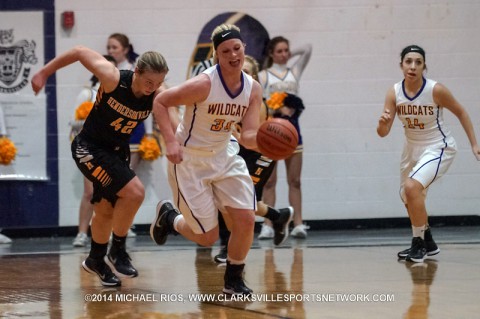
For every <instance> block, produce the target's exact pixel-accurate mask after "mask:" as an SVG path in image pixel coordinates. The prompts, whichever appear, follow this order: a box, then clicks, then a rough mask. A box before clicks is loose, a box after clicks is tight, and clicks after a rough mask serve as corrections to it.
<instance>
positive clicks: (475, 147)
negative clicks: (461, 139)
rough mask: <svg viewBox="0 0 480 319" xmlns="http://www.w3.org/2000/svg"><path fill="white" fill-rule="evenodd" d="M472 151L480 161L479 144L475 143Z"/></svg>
mask: <svg viewBox="0 0 480 319" xmlns="http://www.w3.org/2000/svg"><path fill="white" fill-rule="evenodd" d="M472 152H473V155H475V157H476V158H477V161H480V147H479V146H478V145H474V146H473V147H472Z"/></svg>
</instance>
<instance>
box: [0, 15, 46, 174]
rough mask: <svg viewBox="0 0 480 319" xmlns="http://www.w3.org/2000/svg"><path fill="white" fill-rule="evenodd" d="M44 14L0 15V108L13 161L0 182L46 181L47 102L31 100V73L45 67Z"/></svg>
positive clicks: (0, 171) (0, 167) (5, 167)
mask: <svg viewBox="0 0 480 319" xmlns="http://www.w3.org/2000/svg"><path fill="white" fill-rule="evenodd" d="M43 39H44V31H43V13H42V12H38V11H35V12H28V11H17V12H15V11H12V12H5V11H4V12H0V107H1V108H2V110H3V114H4V123H5V126H6V136H7V137H8V138H9V139H10V140H11V141H12V142H13V143H14V144H15V147H16V149H17V153H16V157H15V160H14V161H13V162H11V163H10V164H8V165H0V179H1V180H47V179H48V176H47V161H46V152H47V147H46V143H47V134H46V133H47V127H46V123H47V121H46V114H47V108H46V105H47V100H46V95H45V94H43V93H42V94H40V95H39V96H34V94H33V91H32V89H31V86H30V79H31V77H32V75H33V73H34V72H35V71H36V70H37V69H38V68H39V67H40V66H42V65H43V64H44V60H43V57H44V43H43Z"/></svg>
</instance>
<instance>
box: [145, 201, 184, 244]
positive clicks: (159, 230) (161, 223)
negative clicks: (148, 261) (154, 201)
mask: <svg viewBox="0 0 480 319" xmlns="http://www.w3.org/2000/svg"><path fill="white" fill-rule="evenodd" d="M176 215H178V211H177V210H176V209H175V207H174V206H173V204H172V202H171V201H169V200H162V201H160V202H159V203H158V205H157V215H156V216H155V219H154V220H153V222H152V224H151V225H150V237H151V238H152V240H153V241H154V242H155V243H156V244H157V245H163V244H165V242H166V241H167V236H168V234H177V232H176V231H175V229H174V228H173V221H174V219H175V216H176Z"/></svg>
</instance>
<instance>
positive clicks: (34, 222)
mask: <svg viewBox="0 0 480 319" xmlns="http://www.w3.org/2000/svg"><path fill="white" fill-rule="evenodd" d="M0 11H42V12H43V13H44V30H45V38H44V41H45V52H43V53H41V52H38V54H43V55H44V59H45V61H49V60H50V59H52V57H54V56H55V5H54V0H22V1H18V0H2V1H0ZM24 23H28V21H25V22H24ZM12 27H14V26H12ZM55 86H56V83H55V76H52V77H50V78H49V81H48V83H47V86H46V88H45V92H46V94H47V110H48V111H47V149H46V152H47V174H48V177H49V180H48V181H39V182H37V181H5V180H2V181H0V228H10V229H12V228H30V227H32V228H37V227H42V228H43V227H49V226H50V227H51V226H58V207H59V204H58V202H59V201H58V145H57V144H58V137H57V136H58V134H57V102H56V90H55ZM25 129H26V130H28V127H27V128H25ZM32 138H33V139H34V138H36V137H35V136H32Z"/></svg>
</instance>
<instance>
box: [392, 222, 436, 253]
mask: <svg viewBox="0 0 480 319" xmlns="http://www.w3.org/2000/svg"><path fill="white" fill-rule="evenodd" d="M425 246H426V247H427V256H428V257H429V256H435V255H436V254H438V253H439V252H440V248H438V246H437V244H436V243H435V241H434V240H433V237H432V231H431V230H430V227H429V228H427V229H426V230H425ZM411 249H412V247H410V248H407V249H405V250H402V251H400V252H398V254H397V256H398V258H400V259H405V258H407V256H408V253H409V252H410V250H411Z"/></svg>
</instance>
